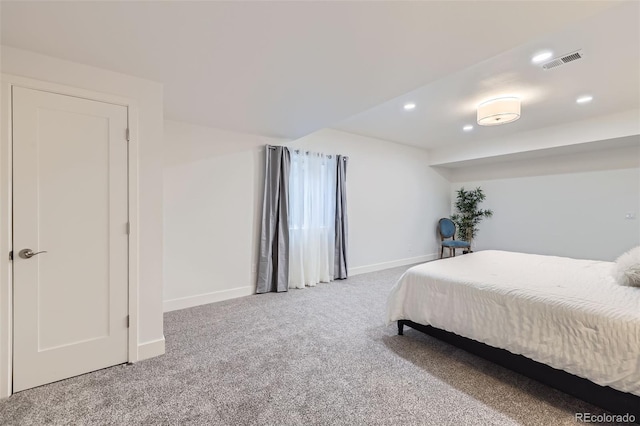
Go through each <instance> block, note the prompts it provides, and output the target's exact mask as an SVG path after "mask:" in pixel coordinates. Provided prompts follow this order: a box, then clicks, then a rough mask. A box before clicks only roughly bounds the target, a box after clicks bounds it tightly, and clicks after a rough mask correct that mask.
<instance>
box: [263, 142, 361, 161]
mask: <svg viewBox="0 0 640 426" xmlns="http://www.w3.org/2000/svg"><path fill="white" fill-rule="evenodd" d="M268 148H269V149H276V148H278V147H277V146H271V145H268ZM294 152H296V153H298V154H299V153H300V150H299V149H295V150H294ZM310 152H311V151H305V154H309V153H310ZM318 154H319V153H318ZM327 157H329V158H333V154H329V155H327ZM348 159H349V157H345V156H342V160H343V161H347V160H348Z"/></svg>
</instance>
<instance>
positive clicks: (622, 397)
mask: <svg viewBox="0 0 640 426" xmlns="http://www.w3.org/2000/svg"><path fill="white" fill-rule="evenodd" d="M405 325H406V326H409V327H411V328H413V329H415V330H418V331H421V332H423V333H425V334H428V335H430V336H433V337H435V338H437V339H440V340H442V341H445V342H447V343H450V344H452V345H454V346H457V347H459V348H461V349H464V350H466V351H467V352H471V353H472V354H475V355H478V356H480V357H482V358H485V359H487V360H489V361H492V362H494V363H496V364H499V365H501V366H503V367H506V368H508V369H510V370H513V371H515V372H516V373H520V374H522V375H523V376H527V377H530V378H532V379H534V380H537V381H539V382H541V383H544V384H546V385H549V386H551V387H553V388H556V389H558V390H560V391H562V392H564V393H567V394H569V395H572V396H575V397H576V398H579V399H581V400H583V401H586V402H588V403H590V404H593V405H597V406H599V407H602V408H604V409H605V410H607V411H609V412H611V413H612V414H622V415H624V414H627V413H629V414H632V415H634V416H635V421H636V423H638V422H640V397H639V396H636V395H633V394H630V393H626V392H621V391H618V390H616V389H613V388H610V387H609V386H600V385H597V384H595V383H593V382H592V381H590V380H587V379H583V378H582V377H578V376H574V375H573V374H570V373H567V372H566V371H562V370H557V369H555V368H552V367H549V366H548V365H546V364H542V363H539V362H536V361H533V360H532V359H529V358H527V357H524V356H522V355H515V354H513V353H511V352H509V351H507V350H504V349H498V348H495V347H493V346H489V345H487V344H484V343H480V342H477V341H475V340H472V339H468V338H466V337H462V336H458V335H457V334H454V333H450V332H448V331H444V330H441V329H439V328H435V327H432V326H430V325H422V324H418V323H415V322H413V321H409V320H399V321H398V334H399V335H403V334H404V333H403V331H404V326H405Z"/></svg>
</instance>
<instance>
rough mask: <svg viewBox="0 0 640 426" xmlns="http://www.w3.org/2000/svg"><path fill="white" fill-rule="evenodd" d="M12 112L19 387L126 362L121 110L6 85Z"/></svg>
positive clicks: (123, 132)
mask: <svg viewBox="0 0 640 426" xmlns="http://www.w3.org/2000/svg"><path fill="white" fill-rule="evenodd" d="M12 112H13V114H12V117H13V231H14V233H13V235H14V236H13V267H14V269H13V270H14V281H13V294H14V299H13V306H14V322H13V336H14V337H13V342H14V346H13V391H14V392H17V391H20V390H23V389H28V388H31V387H34V386H39V385H42V384H45V383H50V382H54V381H56V380H61V379H64V378H67V377H71V376H75V375H78V374H82V373H86V372H89V371H94V370H97V369H100V368H104V367H108V366H111V365H115V364H120V363H124V362H127V334H128V333H127V332H128V330H127V327H128V324H127V314H128V307H127V300H128V299H127V298H128V252H127V251H128V235H127V230H128V228H127V220H128V219H127V218H128V212H127V210H128V209H127V140H126V129H127V108H126V107H124V106H118V105H112V104H108V103H103V102H97V101H91V100H87V99H81V98H76V97H72V96H64V95H59V94H54V93H49V92H42V91H38V90H31V89H25V88H19V87H14V88H13V110H12ZM29 250H30V251H31V252H29ZM38 253H39V254H38Z"/></svg>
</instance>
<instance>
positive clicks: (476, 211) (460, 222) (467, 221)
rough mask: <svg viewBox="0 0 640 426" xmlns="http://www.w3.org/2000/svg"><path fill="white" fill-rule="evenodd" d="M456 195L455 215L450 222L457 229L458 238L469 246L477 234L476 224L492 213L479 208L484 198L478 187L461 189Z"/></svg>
mask: <svg viewBox="0 0 640 426" xmlns="http://www.w3.org/2000/svg"><path fill="white" fill-rule="evenodd" d="M457 194H458V196H457V199H456V202H455V207H456V213H454V214H453V215H452V216H451V220H452V221H454V222H455V224H456V226H457V227H458V235H459V237H458V238H460V239H462V240H464V241H467V242H468V243H469V245H470V246H471V243H472V241H473V239H474V238H475V236H476V235H477V233H478V224H479V223H480V222H481V221H482V219H484V218H485V217H491V216H493V211H491V210H482V209H480V208H479V205H480V203H481V202H483V201H484V199H485V198H486V195H484V192H482V188H480V187H477V188H476V189H473V190H469V191H467V190H465V189H464V187H462V188H460V189H459V190H458V191H457ZM469 251H471V249H469Z"/></svg>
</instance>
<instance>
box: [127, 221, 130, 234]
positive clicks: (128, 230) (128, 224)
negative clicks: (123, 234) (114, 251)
mask: <svg viewBox="0 0 640 426" xmlns="http://www.w3.org/2000/svg"><path fill="white" fill-rule="evenodd" d="M127 235H131V223H129V222H127Z"/></svg>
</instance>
